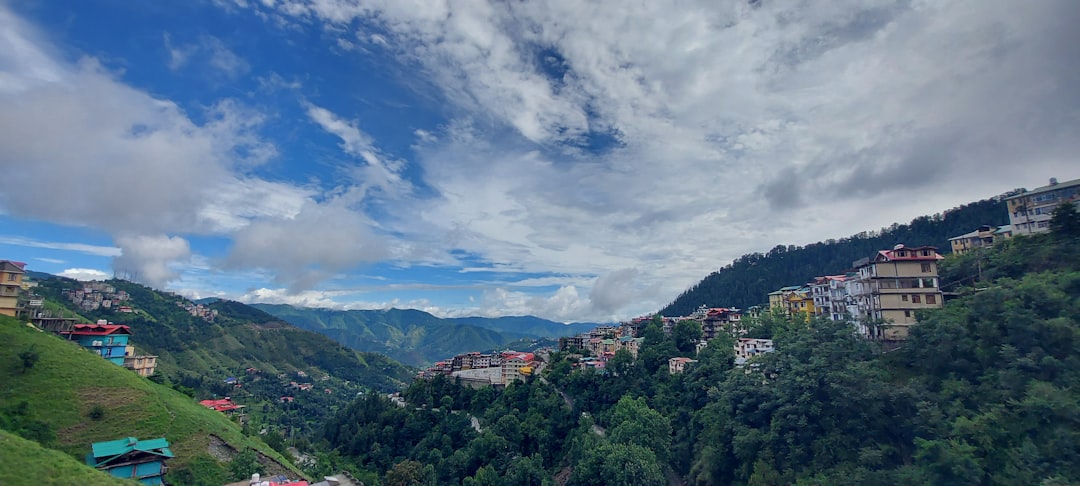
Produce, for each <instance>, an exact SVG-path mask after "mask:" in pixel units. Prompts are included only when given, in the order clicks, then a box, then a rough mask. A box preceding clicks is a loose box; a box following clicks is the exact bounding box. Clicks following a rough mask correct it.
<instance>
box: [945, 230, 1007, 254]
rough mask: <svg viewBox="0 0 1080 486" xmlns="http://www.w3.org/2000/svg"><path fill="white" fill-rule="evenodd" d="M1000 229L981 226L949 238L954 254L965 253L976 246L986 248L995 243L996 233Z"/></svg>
mask: <svg viewBox="0 0 1080 486" xmlns="http://www.w3.org/2000/svg"><path fill="white" fill-rule="evenodd" d="M997 230H998V228H995V227H993V226H989V225H983V226H979V227H978V228H977V229H975V231H972V232H970V233H965V234H962V235H960V236H954V237H952V238H949V246H950V247H951V249H952V252H953V254H955V255H963V254H964V253H967V252H969V251H972V250H974V249H976V248H985V247H988V246H991V245H993V244H994V240H995V238H994V234H995V232H996V231H997Z"/></svg>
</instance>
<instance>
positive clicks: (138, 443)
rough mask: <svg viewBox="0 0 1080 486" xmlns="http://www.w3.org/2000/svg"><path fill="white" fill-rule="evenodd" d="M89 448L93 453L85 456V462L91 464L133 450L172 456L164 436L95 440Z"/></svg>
mask: <svg viewBox="0 0 1080 486" xmlns="http://www.w3.org/2000/svg"><path fill="white" fill-rule="evenodd" d="M90 448H91V449H92V450H93V453H92V454H91V455H90V456H88V457H87V458H86V462H87V463H88V464H90V465H91V466H97V465H100V464H103V463H106V462H109V461H110V460H112V459H113V458H115V457H118V456H122V455H124V454H127V453H129V452H134V451H142V452H149V453H151V454H157V455H159V456H163V457H173V453H172V451H171V450H169V441H168V440H165V438H164V437H161V438H157V439H147V440H139V439H136V438H134V437H125V438H123V439H117V440H110V441H105V442H95V443H94V444H93V445H92V446H90ZM102 459H104V460H102Z"/></svg>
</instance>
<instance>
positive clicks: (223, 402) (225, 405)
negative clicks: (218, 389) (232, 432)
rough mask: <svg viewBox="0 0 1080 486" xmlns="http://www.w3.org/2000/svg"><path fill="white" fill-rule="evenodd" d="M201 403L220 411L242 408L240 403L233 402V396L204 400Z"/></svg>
mask: <svg viewBox="0 0 1080 486" xmlns="http://www.w3.org/2000/svg"><path fill="white" fill-rule="evenodd" d="M199 405H202V406H204V407H206V408H211V409H214V410H217V411H218V412H225V411H228V410H236V409H238V408H240V406H239V405H237V404H235V403H233V401H232V399H231V398H222V399H220V400H203V401H201V402H199Z"/></svg>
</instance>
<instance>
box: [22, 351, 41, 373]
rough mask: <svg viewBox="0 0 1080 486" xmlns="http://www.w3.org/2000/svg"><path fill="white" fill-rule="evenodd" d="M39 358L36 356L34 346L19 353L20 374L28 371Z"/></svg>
mask: <svg viewBox="0 0 1080 486" xmlns="http://www.w3.org/2000/svg"><path fill="white" fill-rule="evenodd" d="M40 358H41V356H40V355H38V352H37V349H36V348H35V347H34V346H29V347H27V348H26V349H25V350H24V351H23V352H21V353H19V371H20V372H22V373H26V372H27V371H30V369H31V368H33V367H34V365H35V364H36V363H37V362H38V359H40Z"/></svg>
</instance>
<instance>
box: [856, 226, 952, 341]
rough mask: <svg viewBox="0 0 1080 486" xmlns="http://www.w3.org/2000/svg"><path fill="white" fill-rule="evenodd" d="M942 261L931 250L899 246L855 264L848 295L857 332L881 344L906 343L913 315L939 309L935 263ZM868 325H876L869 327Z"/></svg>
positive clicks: (930, 247)
mask: <svg viewBox="0 0 1080 486" xmlns="http://www.w3.org/2000/svg"><path fill="white" fill-rule="evenodd" d="M943 258H944V257H942V256H941V255H940V254H938V252H937V248H935V247H933V246H919V247H913V248H908V247H906V246H904V245H902V244H901V245H896V246H895V247H893V249H891V250H882V251H879V252H878V253H877V255H875V256H874V257H873V258H872V259H870V258H864V259H862V260H859V261H857V262H855V263H854V266H855V267H856V268H857V269H858V275H857V277H856V278H855V279H856V280H857V282H855V283H856V284H857V285H854V286H853V287H852V288H851V289H852V290H850V291H851V292H852V297H853V298H854V301H855V303H856V314H855V315H854V316H853V317H855V318H856V319H857V321H858V329H859V332H860V333H861V334H863V335H865V336H867V337H870V338H872V339H878V340H883V341H902V340H904V339H907V335H908V328H909V327H911V326H912V325H913V324H915V323H916V322H917V321H916V319H915V313H916V311H919V310H922V309H932V308H938V307H941V305H942V296H941V289H940V288H939V285H938V269H937V262H938V261H939V260H942V259H943ZM868 321H874V322H877V323H879V325H875V326H869V327H868V326H867V322H868Z"/></svg>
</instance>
